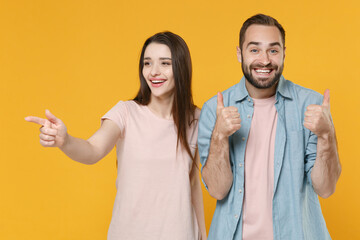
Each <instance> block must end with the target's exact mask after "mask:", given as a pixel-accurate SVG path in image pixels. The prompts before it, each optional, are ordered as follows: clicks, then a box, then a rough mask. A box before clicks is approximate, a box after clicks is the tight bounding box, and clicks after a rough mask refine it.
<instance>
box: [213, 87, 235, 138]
mask: <svg viewBox="0 0 360 240" xmlns="http://www.w3.org/2000/svg"><path fill="white" fill-rule="evenodd" d="M240 123H241V119H240V113H239V112H238V109H237V108H236V107H234V106H230V107H225V106H224V100H223V95H222V94H221V92H218V95H217V108H216V123H215V128H214V133H216V134H217V135H218V136H219V137H220V138H225V137H229V136H231V135H232V134H233V133H235V132H236V131H237V130H239V129H240V127H241V124H240Z"/></svg>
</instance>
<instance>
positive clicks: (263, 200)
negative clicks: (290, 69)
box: [243, 96, 277, 240]
mask: <svg viewBox="0 0 360 240" xmlns="http://www.w3.org/2000/svg"><path fill="white" fill-rule="evenodd" d="M253 101H254V113H253V118H252V121H251V127H250V132H249V137H248V140H247V145H246V150H245V163H244V164H245V188H244V190H245V193H244V207H243V240H254V239H256V240H272V239H273V221H272V198H273V190H274V149H275V134H276V124H277V111H276V108H275V96H273V97H271V98H268V99H253Z"/></svg>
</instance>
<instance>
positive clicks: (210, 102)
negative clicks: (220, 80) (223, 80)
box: [204, 83, 239, 109]
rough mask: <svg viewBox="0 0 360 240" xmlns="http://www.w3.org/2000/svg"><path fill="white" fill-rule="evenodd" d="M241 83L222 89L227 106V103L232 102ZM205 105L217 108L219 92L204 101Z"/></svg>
mask: <svg viewBox="0 0 360 240" xmlns="http://www.w3.org/2000/svg"><path fill="white" fill-rule="evenodd" d="M238 85H239V83H237V84H235V85H233V86H231V87H229V88H228V89H226V90H224V91H221V93H222V95H223V100H224V105H225V107H227V105H228V104H229V103H230V101H231V100H232V99H233V97H234V94H235V93H236V91H237V90H238V88H239V86H238ZM204 106H207V107H210V108H215V109H216V106H217V94H215V95H214V96H212V97H211V98H210V99H209V100H207V101H206V102H205V103H204Z"/></svg>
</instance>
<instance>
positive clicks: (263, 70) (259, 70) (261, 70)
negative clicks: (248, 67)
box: [255, 69, 270, 73]
mask: <svg viewBox="0 0 360 240" xmlns="http://www.w3.org/2000/svg"><path fill="white" fill-rule="evenodd" d="M255 71H256V72H257V73H269V72H270V70H265V69H257V70H255Z"/></svg>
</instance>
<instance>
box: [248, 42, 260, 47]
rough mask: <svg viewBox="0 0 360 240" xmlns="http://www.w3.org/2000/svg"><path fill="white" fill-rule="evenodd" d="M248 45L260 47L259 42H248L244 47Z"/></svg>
mask: <svg viewBox="0 0 360 240" xmlns="http://www.w3.org/2000/svg"><path fill="white" fill-rule="evenodd" d="M249 45H256V46H258V45H260V43H259V42H249V43H248V44H247V45H246V47H248V46H249Z"/></svg>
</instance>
